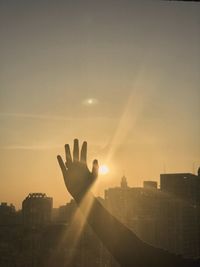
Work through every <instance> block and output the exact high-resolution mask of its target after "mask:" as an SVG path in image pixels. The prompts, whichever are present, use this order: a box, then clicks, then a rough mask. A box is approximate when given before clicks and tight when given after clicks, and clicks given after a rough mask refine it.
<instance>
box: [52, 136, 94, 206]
mask: <svg viewBox="0 0 200 267" xmlns="http://www.w3.org/2000/svg"><path fill="white" fill-rule="evenodd" d="M65 154H66V163H64V162H63V159H62V158H61V156H58V157H57V158H58V162H59V165H60V168H61V170H62V173H63V177H64V181H65V185H66V187H67V190H68V191H69V193H70V194H71V195H72V196H73V197H74V198H75V200H77V201H78V200H80V199H81V198H82V197H83V196H84V194H85V193H86V192H87V191H88V189H89V188H90V186H91V185H92V183H93V182H94V181H95V179H96V178H97V175H98V162H97V160H94V162H93V169H92V172H90V171H89V169H88V167H87V160H86V158H87V143H86V142H84V143H83V145H82V148H81V153H80V157H79V144H78V140H77V139H75V140H74V150H73V160H72V157H71V152H70V147H69V145H65Z"/></svg>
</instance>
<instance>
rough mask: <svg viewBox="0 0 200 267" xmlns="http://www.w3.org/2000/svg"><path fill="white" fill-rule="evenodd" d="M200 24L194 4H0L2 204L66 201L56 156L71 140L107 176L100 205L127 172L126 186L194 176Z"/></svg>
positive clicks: (199, 142) (199, 130)
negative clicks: (35, 198) (30, 198)
mask: <svg viewBox="0 0 200 267" xmlns="http://www.w3.org/2000/svg"><path fill="white" fill-rule="evenodd" d="M142 2H143V1H142ZM199 14H200V6H199V4H198V3H192V4H191V3H189V2H188V3H183V2H173V1H170V2H167V1H161V2H154V3H140V2H137V3H132V1H123V3H122V2H120V1H119V2H118V3H116V1H100V2H99V3H97V1H84V3H83V1H82V2H81V1H76V3H74V2H73V3H72V2H65V3H64V2H61V1H56V4H55V2H54V1H49V2H48V4H46V3H45V2H44V1H41V2H40V3H38V2H36V1H31V0H30V1H29V2H28V3H27V1H17V2H16V3H10V2H9V3H8V1H1V3H0V18H1V30H0V31H1V43H0V56H1V62H2V64H1V68H0V77H1V82H0V122H1V126H0V132H1V134H0V170H1V172H0V195H1V199H2V201H4V200H7V202H9V203H16V206H17V207H19V206H20V201H21V199H23V197H25V196H26V194H27V193H28V192H30V191H31V190H33V191H35V192H46V193H47V195H51V196H52V197H53V198H54V200H55V206H59V205H60V204H61V203H64V202H66V201H68V199H69V198H70V195H69V194H68V193H66V190H65V188H64V186H63V185H64V182H63V179H62V176H61V173H60V170H59V166H58V164H57V161H56V155H57V154H59V153H62V151H63V146H64V144H65V143H68V142H69V143H70V144H71V143H72V141H73V139H74V138H79V139H80V141H81V142H83V141H84V140H86V141H88V153H89V155H88V167H89V168H91V165H92V160H93V159H94V158H97V159H98V160H99V162H100V164H106V165H108V166H109V169H110V172H109V173H108V174H107V175H105V176H100V177H99V181H98V188H97V192H98V194H100V195H101V194H102V193H103V190H104V188H106V187H107V186H108V185H111V186H113V185H115V184H117V183H118V177H119V176H121V175H122V174H123V172H124V170H125V174H126V176H127V177H129V184H130V185H131V186H140V185H141V184H142V181H143V180H144V178H145V179H147V180H150V179H152V180H157V181H158V178H159V174H160V173H161V172H164V170H165V171H166V172H180V171H181V172H193V171H195V172H196V170H197V168H198V166H199V165H200V150H199V147H200V139H199V136H200V124H199V114H200V105H199V103H200V101H199V100H200V90H199V84H200V80H199V79H200V78H199V68H200V53H199V47H200V35H199V28H200V16H199ZM62 154H63V153H62Z"/></svg>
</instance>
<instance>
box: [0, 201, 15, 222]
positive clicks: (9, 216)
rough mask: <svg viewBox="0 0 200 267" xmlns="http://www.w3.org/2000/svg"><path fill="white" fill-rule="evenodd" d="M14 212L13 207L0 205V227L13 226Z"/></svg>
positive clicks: (4, 203)
mask: <svg viewBox="0 0 200 267" xmlns="http://www.w3.org/2000/svg"><path fill="white" fill-rule="evenodd" d="M15 215H16V211H15V207H14V205H12V204H10V205H8V204H7V202H2V203H1V204H0V225H8V224H13V223H14V222H15V217H16V216H15Z"/></svg>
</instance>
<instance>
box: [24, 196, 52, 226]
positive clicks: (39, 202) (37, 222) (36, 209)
mask: <svg viewBox="0 0 200 267" xmlns="http://www.w3.org/2000/svg"><path fill="white" fill-rule="evenodd" d="M52 207H53V198H51V197H47V196H46V194H44V193H30V194H29V195H28V196H27V197H26V198H25V199H24V201H23V202H22V215H23V223H24V225H25V226H41V225H46V224H48V223H50V222H51V213H52Z"/></svg>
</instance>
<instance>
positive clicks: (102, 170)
mask: <svg viewBox="0 0 200 267" xmlns="http://www.w3.org/2000/svg"><path fill="white" fill-rule="evenodd" d="M108 172H109V168H108V166H107V165H101V166H99V174H103V175H105V174H107V173H108Z"/></svg>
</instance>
